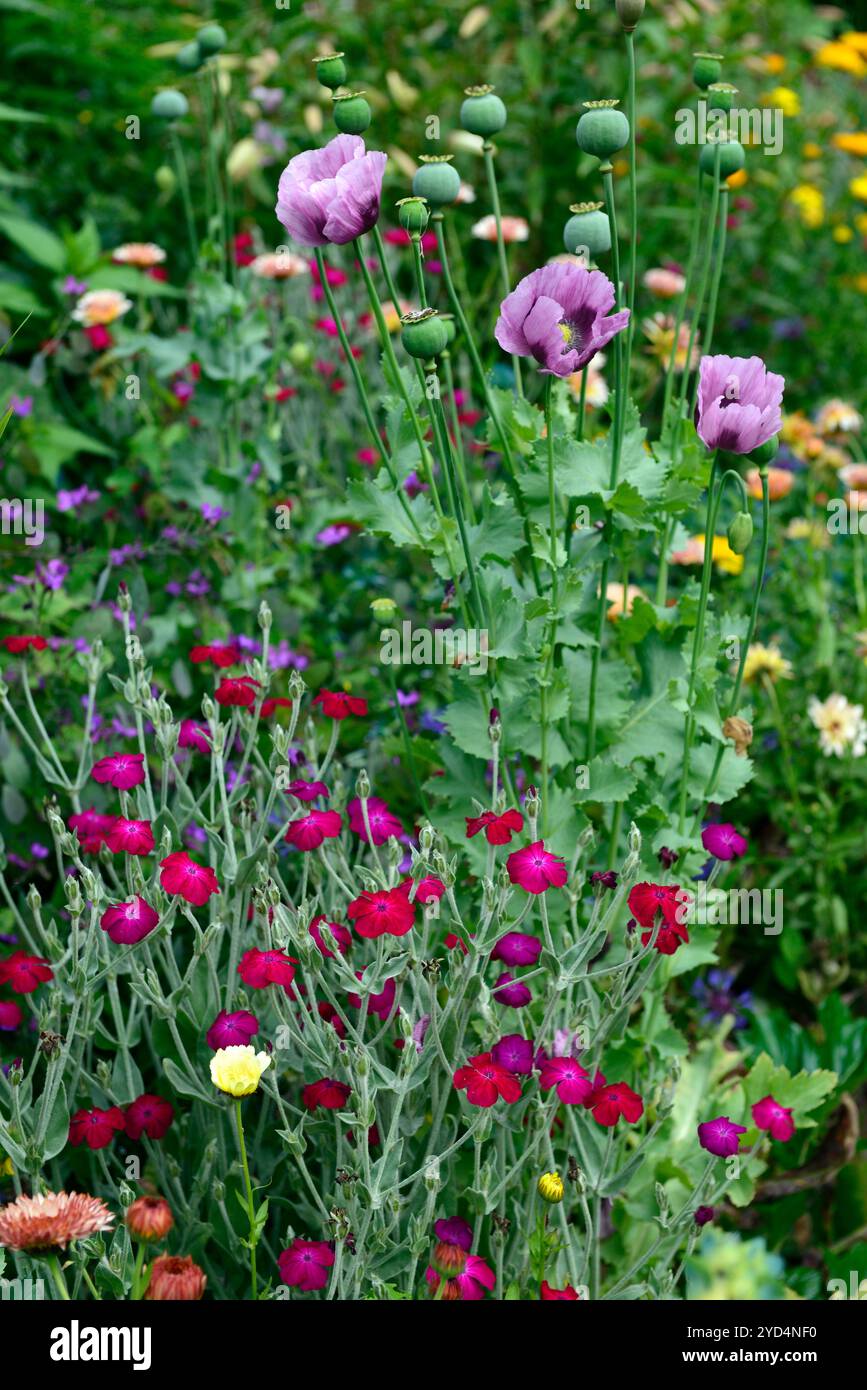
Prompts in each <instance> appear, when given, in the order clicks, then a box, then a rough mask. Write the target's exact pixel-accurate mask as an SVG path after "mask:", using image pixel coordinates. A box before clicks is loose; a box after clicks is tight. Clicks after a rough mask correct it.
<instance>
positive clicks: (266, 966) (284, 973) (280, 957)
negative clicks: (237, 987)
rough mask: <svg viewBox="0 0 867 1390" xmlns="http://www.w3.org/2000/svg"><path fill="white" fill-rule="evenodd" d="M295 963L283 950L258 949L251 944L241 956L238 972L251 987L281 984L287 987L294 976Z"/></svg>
mask: <svg viewBox="0 0 867 1390" xmlns="http://www.w3.org/2000/svg"><path fill="white" fill-rule="evenodd" d="M297 964H298V962H297V961H295V960H293V958H292V957H291V956H287V955H286V953H285V951H277V950H272V951H259V950H257V949H256V947H255V946H251V948H250V950H249V951H245V952H244V954H243V955H242V957H241V960H240V963H239V965H238V974H239V975H240V976H241V979H242V980H243V981H244V984H245V985H249V986H250V988H251V989H267V987H268V985H282V986H283V988H284V989H288V987H289V986H290V985H291V984H292V981H293V979H294V978H295V966H296V965H297Z"/></svg>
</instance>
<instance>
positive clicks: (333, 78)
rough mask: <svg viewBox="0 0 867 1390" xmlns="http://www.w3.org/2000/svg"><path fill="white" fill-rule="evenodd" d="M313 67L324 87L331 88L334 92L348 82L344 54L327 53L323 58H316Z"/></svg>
mask: <svg viewBox="0 0 867 1390" xmlns="http://www.w3.org/2000/svg"><path fill="white" fill-rule="evenodd" d="M313 66H314V67H315V68H316V76H317V78H318V80H319V81H320V82H321V83H322V85H323V87H330V88H331V90H332V92H333V91H335V90H336V89H337V88H338V87H341V86H342V85H343V83H344V82H345V81H346V64H345V63H344V61H343V54H342V53H326V54H325V55H324V56H323V57H322V58H314V59H313Z"/></svg>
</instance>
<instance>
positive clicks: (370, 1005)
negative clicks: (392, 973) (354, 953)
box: [346, 970, 395, 1023]
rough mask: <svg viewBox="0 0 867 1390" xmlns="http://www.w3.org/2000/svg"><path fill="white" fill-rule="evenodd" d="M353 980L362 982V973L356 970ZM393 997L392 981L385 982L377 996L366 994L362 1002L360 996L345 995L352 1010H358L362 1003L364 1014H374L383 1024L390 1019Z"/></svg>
mask: <svg viewBox="0 0 867 1390" xmlns="http://www.w3.org/2000/svg"><path fill="white" fill-rule="evenodd" d="M355 978H356V979H357V980H363V979H364V972H363V971H362V970H356V972H355ZM394 995H395V986H394V980H386V982H385V984H384V985H383V986H382V990H381V991H380V993H379V994H367V995H365V997H364V1000H362V998H361V995H360V994H347V996H346V1000H347V1003H348V1004H349V1005H350V1006H351V1007H352V1008H353V1009H360V1008H361V1006H362V1003H363V1004H364V1008H365V1012H366V1013H369V1014H376V1015H377V1017H378V1018H379V1020H380V1022H381V1023H385V1021H386V1020H387V1019H389V1018H391V1014H392V1010H393V1008H394Z"/></svg>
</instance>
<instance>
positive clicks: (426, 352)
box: [400, 309, 449, 361]
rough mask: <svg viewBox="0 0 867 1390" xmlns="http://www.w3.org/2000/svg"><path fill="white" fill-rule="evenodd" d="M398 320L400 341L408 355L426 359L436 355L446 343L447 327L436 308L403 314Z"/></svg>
mask: <svg viewBox="0 0 867 1390" xmlns="http://www.w3.org/2000/svg"><path fill="white" fill-rule="evenodd" d="M400 322H401V335H400V341H401V342H402V343H403V346H404V348H405V349H406V351H407V352H408V353H409V355H410V357H418V358H421V359H423V360H424V361H427V360H428V359H429V358H432V357H437V356H438V355H439V354H440V353H441V352H442V350H443V348H444V347H445V346H446V345H447V343H448V340H449V339H448V329H447V328H446V326H445V324H444V323H443V321H442V319H441V318H440V316H439V314H438V313H437V311H436V309H420V310H418V311H417V312H414V313H411V314H404V316H403V318H402V319H401V321H400Z"/></svg>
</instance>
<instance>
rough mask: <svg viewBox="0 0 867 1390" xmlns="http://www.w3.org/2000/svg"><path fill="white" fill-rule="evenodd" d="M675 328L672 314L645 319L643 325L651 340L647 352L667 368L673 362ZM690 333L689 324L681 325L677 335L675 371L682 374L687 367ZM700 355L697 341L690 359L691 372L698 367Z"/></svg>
mask: <svg viewBox="0 0 867 1390" xmlns="http://www.w3.org/2000/svg"><path fill="white" fill-rule="evenodd" d="M674 326H675V320H674V317H673V316H672V315H671V314H654V315H653V318H650V319H645V320H644V322H643V323H642V325H641V331H642V333H643V334H644V336H645V338H647V339H648V340H649V346H648V347H647V348H646V349H645V351H646V352H648V353H649V354H650V356H651V357H656V358H658V359H659V361H660V362H661V363H663V364H664V365H665V366H666V367H667V366H668V363H669V362H670V360H671V349H672V347H673V346H674ZM690 331H691V330H690V326H689V324H688V323H682V324H681V325H680V332H679V333H678V335H677V352H676V353H675V357H674V366H675V370H676V371H678V372H682V371H683V369H684V367H685V366H686V358H687V353H688V352H689V335H690ZM699 355H700V350H699V346H698V342H697V341H696V342H695V343H694V344H693V349H692V356H691V358H690V369H691V370H692V369H694V368H695V367H697V366H698V361H699Z"/></svg>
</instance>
